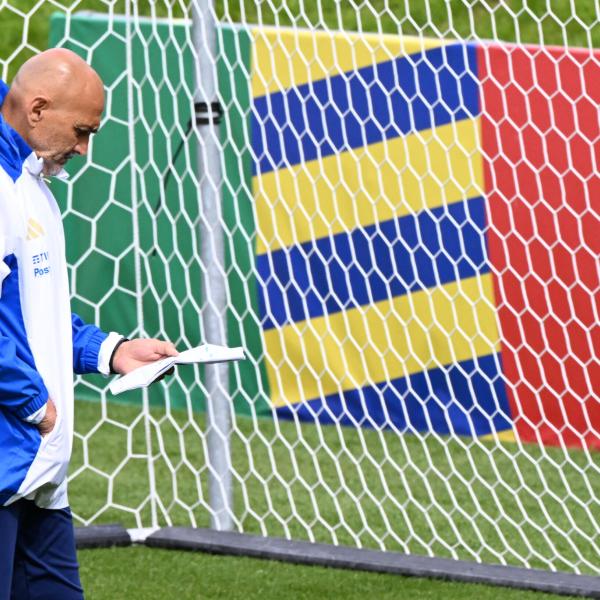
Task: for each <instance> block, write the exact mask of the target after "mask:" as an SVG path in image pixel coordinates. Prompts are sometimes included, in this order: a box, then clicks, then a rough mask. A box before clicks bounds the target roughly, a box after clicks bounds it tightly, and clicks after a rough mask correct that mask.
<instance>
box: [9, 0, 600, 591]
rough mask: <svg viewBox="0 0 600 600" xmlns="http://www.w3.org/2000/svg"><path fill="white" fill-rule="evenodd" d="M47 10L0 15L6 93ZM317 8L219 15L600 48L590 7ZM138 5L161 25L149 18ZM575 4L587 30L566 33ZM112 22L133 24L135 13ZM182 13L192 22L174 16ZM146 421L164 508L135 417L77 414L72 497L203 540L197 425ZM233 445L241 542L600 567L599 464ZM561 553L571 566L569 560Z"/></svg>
mask: <svg viewBox="0 0 600 600" xmlns="http://www.w3.org/2000/svg"><path fill="white" fill-rule="evenodd" d="M38 4H39V2H38V1H37V0H8V2H6V1H5V2H2V3H0V66H2V67H3V68H4V75H5V76H6V77H7V79H9V80H10V79H11V78H12V76H13V75H14V73H15V72H16V69H17V68H18V67H19V65H20V64H22V62H23V61H24V60H26V59H27V58H28V57H29V56H31V55H32V53H33V50H32V48H31V47H35V48H39V49H42V48H45V47H46V46H47V41H48V25H49V17H50V14H51V13H52V12H54V11H56V10H57V8H56V5H55V4H54V3H45V4H43V5H40V6H38ZM63 4H69V5H72V6H73V7H74V9H75V10H99V11H106V7H107V5H106V3H104V2H101V1H99V0H83V1H81V2H77V3H76V2H73V3H71V2H67V1H65V2H64V3H63ZM169 4H176V3H169ZM316 4H317V3H312V2H300V1H299V0H287V2H286V6H287V9H286V10H283V9H282V8H281V3H269V2H261V3H259V2H255V1H254V0H248V1H246V0H239V1H237V2H235V1H234V2H228V3H227V4H225V3H224V2H222V1H220V2H217V12H218V14H219V16H220V17H224V16H225V15H227V17H228V18H229V19H230V20H231V21H234V22H236V21H240V20H242V16H243V15H244V20H246V21H247V22H259V21H260V22H263V23H267V24H271V23H278V24H280V25H292V24H295V25H297V26H300V27H319V26H322V25H326V26H328V27H331V28H335V29H349V30H359V29H362V30H364V31H383V32H387V33H404V34H414V33H417V32H422V33H423V34H425V35H428V36H433V37H439V36H444V37H458V36H463V37H467V38H472V37H474V36H476V37H479V38H483V39H491V38H496V39H501V40H506V41H521V42H527V43H547V44H557V45H564V44H568V45H571V46H584V47H589V46H594V47H598V46H599V45H600V22H599V21H598V17H597V7H596V4H597V3H595V2H593V1H591V0H590V1H589V2H586V1H583V2H577V3H574V2H572V1H571V0H527V1H525V0H505V1H503V2H500V1H497V0H487V1H486V2H484V1H480V0H473V1H470V2H463V0H450V1H447V0H431V1H430V2H429V6H430V9H429V10H427V9H426V7H425V3H424V2H421V1H417V0H413V1H411V2H406V3H405V2H388V1H386V0H372V1H371V2H370V5H371V6H372V7H373V10H371V9H369V7H368V6H367V3H359V4H360V8H358V9H356V10H355V9H354V8H352V6H351V4H350V3H343V4H344V8H343V9H342V10H341V11H338V10H337V7H338V6H339V4H338V3H337V2H335V1H334V0H323V1H322V3H321V5H322V11H321V12H320V13H319V12H317V10H316V8H315V5H316ZM142 5H143V6H142V9H143V10H144V11H145V14H149V11H150V8H149V7H150V5H151V3H142ZM157 5H158V6H157V8H156V10H157V14H159V15H161V16H166V15H167V13H168V10H167V9H165V8H164V6H163V3H162V2H158V3H157ZM407 5H410V16H409V17H408V16H407V13H406V6H407ZM467 5H470V8H468V6H467ZM11 6H12V7H15V8H16V9H17V10H12V9H11V8H10V7H11ZM225 6H227V11H225ZM488 6H493V7H494V12H493V13H490V12H489V10H488V8H487V7H488ZM574 6H576V11H577V18H573V19H571V18H569V15H570V14H571V11H572V10H573V7H574ZM112 7H113V10H114V12H116V13H123V12H124V10H125V2H124V1H123V0H118V1H116V2H114V3H112ZM548 7H551V8H552V10H553V11H554V12H553V13H552V14H550V13H549V12H548ZM173 11H174V12H173V15H174V16H177V17H179V16H182V14H181V12H177V11H178V9H177V8H174V9H173ZM513 13H514V14H518V17H517V18H516V19H514V18H513V17H512V14H513ZM24 14H25V15H27V16H23V15H24ZM492 14H493V16H492ZM471 17H472V18H471ZM564 23H566V25H565V24H564ZM25 40H26V42H27V46H29V47H26V45H25V44H24V41H25ZM152 415H153V419H154V425H153V426H152V427H151V429H150V432H149V439H150V446H151V455H152V462H153V466H154V471H155V477H156V489H157V492H158V493H157V497H158V498H159V499H160V501H159V502H157V503H153V502H152V500H151V499H150V498H149V495H148V489H149V474H148V457H147V454H148V453H147V432H146V430H145V426H144V422H143V421H142V420H141V419H140V410H139V407H135V406H126V405H121V404H118V403H113V404H109V405H106V406H104V407H102V406H101V405H100V404H94V403H90V402H78V403H77V406H76V422H77V431H78V432H79V434H80V436H78V437H77V438H76V440H75V445H74V455H73V462H72V468H71V473H72V474H75V475H76V477H75V478H74V480H73V482H72V484H71V488H70V497H71V503H72V506H73V510H74V512H75V513H76V514H77V516H78V517H79V518H80V519H81V520H82V521H81V522H83V523H90V522H95V523H108V522H115V521H117V522H120V523H122V524H123V525H125V526H127V527H140V526H146V525H149V524H150V522H151V515H152V511H153V510H155V511H156V513H157V515H158V518H159V521H160V522H161V523H167V522H170V523H175V524H193V525H197V526H207V525H208V523H209V518H208V511H207V502H208V500H207V498H208V492H207V484H206V481H207V474H208V467H207V465H206V460H205V438H204V433H203V432H204V431H205V425H204V419H203V416H202V415H198V414H193V415H191V414H188V413H187V412H185V411H173V412H169V413H167V412H165V411H164V410H163V409H161V408H157V407H153V409H152ZM81 436H83V437H81ZM232 444H233V446H232V459H233V467H234V470H235V473H236V480H235V485H234V502H235V506H234V512H235V516H236V526H237V527H238V528H240V529H241V530H243V531H246V532H250V533H266V532H268V533H269V534H270V535H273V536H292V537H295V538H299V539H313V538H314V539H315V540H318V541H322V542H331V543H339V544H347V545H357V544H358V545H361V546H364V547H375V548H377V547H380V542H379V541H380V540H383V543H384V545H385V547H386V548H387V549H391V550H398V551H403V552H413V553H419V554H425V553H428V552H432V553H435V555H437V556H448V557H456V558H463V559H467V560H474V559H475V557H476V556H478V557H480V558H481V560H484V561H489V562H493V563H498V562H505V563H508V564H523V562H524V561H525V562H526V563H527V564H529V565H530V566H533V567H541V568H549V566H550V565H551V564H552V565H553V567H554V568H558V569H563V570H573V568H574V565H576V566H577V568H578V569H580V570H581V571H583V572H594V571H595V570H597V569H598V568H599V566H600V565H599V559H598V556H600V549H599V548H598V547H596V546H594V545H593V544H592V543H590V540H589V537H591V536H592V535H593V534H594V531H595V528H596V523H598V521H599V519H600V504H599V503H598V500H597V499H598V498H599V497H600V483H599V482H600V477H598V474H599V471H600V458H598V457H597V456H592V457H590V456H589V455H587V454H585V453H583V452H578V451H571V452H569V453H564V452H563V451H561V450H557V449H545V450H540V449H536V448H525V449H523V450H522V451H521V450H519V448H518V447H517V446H516V445H513V444H505V445H495V444H493V443H485V444H476V445H474V444H473V443H472V441H469V440H448V439H442V438H439V437H435V436H429V437H427V438H423V439H421V438H417V437H413V436H408V435H406V436H396V435H393V434H391V433H379V432H377V431H373V430H365V431H355V430H352V429H349V428H346V429H337V428H334V427H316V426H311V425H303V426H302V428H301V429H299V428H297V427H296V425H295V424H293V423H279V424H278V423H274V422H272V421H270V420H268V419H264V420H260V421H258V422H255V423H254V422H252V421H251V420H250V419H247V418H243V417H238V418H237V419H236V432H235V434H234V436H233V440H232ZM359 464H360V468H359V467H358V465H359ZM565 497H568V498H569V500H566V501H565V500H563V498H565ZM391 498H394V500H391ZM357 499H359V500H360V506H361V508H360V510H359V509H357V508H356V506H357V503H356V500H357ZM274 509H276V510H274ZM275 514H277V516H275ZM588 536H589V537H588ZM557 554H559V555H561V556H564V557H565V559H566V560H565V561H562V562H561V561H557V560H556V559H555V557H556V556H557ZM80 560H81V565H82V579H83V582H84V585H85V588H86V590H87V592H88V597H89V598H91V599H92V600H95V599H102V598H111V599H114V598H127V599H136V598H139V599H142V598H143V599H149V598H164V597H167V596H168V595H169V594H172V595H177V597H178V598H194V599H195V598H223V597H227V598H245V599H252V598H261V599H265V598H281V597H282V596H283V595H285V596H287V597H290V598H294V599H296V598H299V599H303V598H306V599H316V598H332V599H336V598H344V599H348V598H364V597H365V596H367V595H371V596H372V597H373V598H377V599H379V598H382V599H385V598H409V597H410V598H439V597H444V598H447V599H452V598H455V597H456V598H459V597H460V598H463V597H465V596H467V595H473V596H476V597H477V598H483V599H486V598H498V597H502V598H503V599H505V600H512V599H513V598H515V599H517V598H519V599H521V598H523V599H525V598H539V599H543V598H553V597H554V596H551V595H544V594H536V595H533V593H527V592H519V591H512V590H504V589H500V588H493V587H484V586H473V585H460V584H452V583H447V582H438V581H429V580H422V579H412V578H408V579H407V578H402V577H397V576H385V575H379V574H365V573H358V572H349V571H336V570H333V569H323V568H316V567H314V568H312V567H299V566H292V565H285V564H280V563H274V562H270V561H256V560H252V559H240V558H227V557H214V556H208V555H202V554H198V553H185V552H175V551H163V550H156V549H152V550H150V549H146V548H143V547H133V548H123V549H110V550H86V551H82V552H81V553H80Z"/></svg>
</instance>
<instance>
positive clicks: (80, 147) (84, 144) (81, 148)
mask: <svg viewBox="0 0 600 600" xmlns="http://www.w3.org/2000/svg"><path fill="white" fill-rule="evenodd" d="M89 145H90V140H89V139H86V140H81V141H80V142H77V144H76V146H75V148H73V150H74V151H75V152H76V153H77V154H79V155H80V156H85V155H86V154H87V151H88V146H89Z"/></svg>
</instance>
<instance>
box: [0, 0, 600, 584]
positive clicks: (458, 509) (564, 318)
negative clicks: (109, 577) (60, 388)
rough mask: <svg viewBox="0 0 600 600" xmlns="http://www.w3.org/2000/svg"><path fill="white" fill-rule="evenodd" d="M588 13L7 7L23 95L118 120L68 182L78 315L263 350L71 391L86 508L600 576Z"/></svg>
mask: <svg viewBox="0 0 600 600" xmlns="http://www.w3.org/2000/svg"><path fill="white" fill-rule="evenodd" d="M599 42H600V15H599V13H598V4H597V2H572V1H568V0H564V1H561V0H556V1H553V2H539V3H534V2H526V1H525V0H518V1H515V2H491V1H487V2H486V1H481V2H468V1H467V0H463V1H458V0H457V1H456V2H446V1H442V0H427V1H423V2H416V1H415V2H410V1H409V2H403V3H399V2H398V3H387V2H381V1H378V0H368V1H366V2H360V3H355V2H353V1H347V2H341V1H339V0H318V1H315V2H286V1H283V2H261V3H255V2H254V1H246V0H215V3H214V5H213V3H212V2H209V1H208V0H203V1H199V0H198V1H197V2H194V3H190V2H167V1H166V0H164V1H163V0H155V1H152V2H143V3H138V2H134V1H117V2H113V1H110V2H109V1H106V2H102V1H100V0H98V1H95V2H93V1H81V2H69V1H67V0H64V1H57V0H48V1H36V2H34V1H31V2H30V1H28V0H23V1H21V0H19V1H17V0H4V2H0V65H1V66H2V75H3V79H4V80H6V81H8V82H9V83H10V80H11V78H12V77H13V76H14V74H15V72H16V69H17V68H18V66H19V65H20V64H22V62H23V61H24V60H25V59H26V58H27V57H29V56H31V54H32V53H34V52H36V51H38V50H42V49H45V48H47V47H49V46H61V47H65V48H69V49H71V50H73V51H75V52H77V53H78V54H80V55H81V56H82V57H84V58H85V59H87V60H88V61H89V62H90V63H91V64H92V65H93V66H94V67H95V68H96V70H97V71H98V73H99V74H100V75H101V77H102V78H103V81H104V84H105V89H106V110H105V115H104V119H103V124H102V127H101V130H100V132H99V133H98V134H97V136H95V137H94V140H93V143H92V146H91V150H90V152H89V154H88V156H86V157H81V158H75V159H73V160H72V163H71V164H70V166H69V168H68V170H69V172H70V179H69V181H68V182H62V181H53V182H52V183H51V184H50V186H51V189H52V191H53V193H54V194H55V196H56V197H57V199H58V201H59V204H60V206H61V209H62V210H63V214H64V226H65V233H66V239H67V257H68V261H69V264H70V281H71V291H72V303H73V309H74V310H75V311H76V312H78V313H79V314H80V315H81V316H82V317H84V318H85V319H87V320H88V321H90V322H96V323H97V324H99V325H100V326H102V327H103V328H104V329H106V330H115V331H119V332H121V333H122V334H124V335H127V336H128V337H132V336H157V337H163V338H168V339H170V340H172V341H173V342H175V343H176V344H177V345H178V347H179V348H180V349H185V348H187V347H192V346H195V345H198V344H200V343H203V342H211V343H220V344H226V345H229V346H243V347H244V348H245V350H246V354H247V359H246V360H245V361H242V362H239V363H234V364H231V365H228V366H227V365H225V366H224V365H220V366H206V367H203V368H200V367H197V366H181V367H179V368H178V370H177V371H176V373H175V374H174V375H173V376H172V377H170V378H167V379H165V380H163V381H162V382H161V383H158V384H155V385H154V386H152V387H150V388H149V389H148V390H145V391H143V392H142V391H136V392H129V393H126V394H123V395H121V396H118V397H114V396H112V395H111V394H110V393H109V392H108V390H107V384H108V381H107V380H106V379H104V378H102V377H101V376H86V377H84V378H79V379H78V381H77V388H76V398H77V403H76V409H75V413H76V434H75V440H74V448H73V459H72V464H71V475H70V499H71V504H72V508H73V512H74V515H75V517H76V519H77V520H78V522H79V523H80V524H83V525H88V524H96V523H106V522H115V521H117V522H120V523H122V524H124V525H125V526H127V527H132V528H157V527H161V526H165V525H185V526H191V527H207V526H212V527H215V528H218V529H225V530H226V529H233V530H236V531H241V532H249V533H256V534H260V535H264V536H275V537H286V538H289V539H298V540H309V541H319V542H325V543H331V544H336V545H347V546H353V547H359V548H376V549H380V550H398V551H402V552H408V553H412V554H423V555H429V556H438V557H450V558H457V559H467V560H471V561H479V562H487V563H496V564H498V563H500V564H512V565H519V566H528V567H541V568H544V569H549V570H563V571H570V572H576V573H582V572H583V573H585V572H587V573H599V572H600V559H599V557H600V533H599V527H598V523H599V520H600V485H599V482H600V454H598V451H599V450H600V403H599V400H600V398H599V393H600V364H599V352H600V327H599V307H600V303H599V298H600V287H599V256H600V242H599V240H600V236H599V234H598V232H599V231H600V180H599V178H598V160H599V158H600V157H599V154H598V148H599V147H600V136H599V125H598V123H599V119H598V106H599V103H600V85H599V82H600V51H599V50H597V49H596V48H598V47H599Z"/></svg>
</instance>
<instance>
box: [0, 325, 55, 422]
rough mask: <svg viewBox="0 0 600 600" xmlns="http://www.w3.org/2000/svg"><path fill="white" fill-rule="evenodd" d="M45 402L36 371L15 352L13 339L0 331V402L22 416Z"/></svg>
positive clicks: (45, 398)
mask: <svg viewBox="0 0 600 600" xmlns="http://www.w3.org/2000/svg"><path fill="white" fill-rule="evenodd" d="M46 402H48V390H47V389H46V386H45V385H44V382H43V381H42V378H41V377H40V375H39V373H38V372H37V371H36V370H35V369H33V368H31V367H30V366H29V365H28V364H27V363H26V362H24V361H23V360H21V359H20V358H19V357H18V356H17V352H16V346H15V343H14V342H13V341H12V340H11V339H9V338H8V337H6V336H3V335H0V405H1V406H2V407H3V408H6V409H7V410H9V411H10V412H12V413H13V414H14V415H15V416H17V417H18V418H19V419H26V418H27V417H29V416H30V415H32V414H33V413H34V412H36V411H37V410H39V409H40V408H42V406H44V404H46Z"/></svg>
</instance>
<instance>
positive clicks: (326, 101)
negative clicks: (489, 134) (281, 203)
mask: <svg viewBox="0 0 600 600" xmlns="http://www.w3.org/2000/svg"><path fill="white" fill-rule="evenodd" d="M479 110H480V108H479V81H478V79H477V61H476V47H475V46H474V45H471V44H451V45H447V46H441V47H439V48H434V49H431V50H427V51H426V52H424V53H420V54H413V55H410V56H405V57H401V58H396V59H394V60H390V61H386V62H381V63H377V64H375V65H372V66H368V67H363V68H361V69H358V70H356V71H352V72H349V73H343V74H341V75H335V76H333V77H329V78H326V79H321V80H319V81H316V82H311V83H307V84H303V85H300V86H297V87H293V88H291V89H289V90H285V91H282V92H275V93H272V94H268V95H266V96H261V97H259V98H255V99H254V109H253V114H252V149H253V152H254V156H255V160H254V161H253V175H256V174H257V173H266V172H269V171H273V170H276V169H280V168H284V167H289V166H292V165H295V164H298V163H301V162H307V161H310V160H314V159H316V158H319V157H325V156H329V155H331V154H336V153H338V152H343V151H347V150H349V149H352V148H359V147H363V146H366V145H368V144H373V143H376V142H381V141H382V140H384V139H391V138H395V137H398V136H400V135H404V134H407V133H410V132H415V131H421V130H425V129H431V128H432V127H437V126H440V125H445V124H447V123H450V122H452V121H458V120H461V119H467V118H473V117H476V116H477V115H478V114H479Z"/></svg>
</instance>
